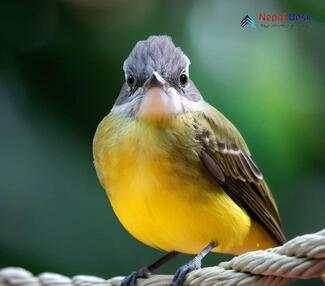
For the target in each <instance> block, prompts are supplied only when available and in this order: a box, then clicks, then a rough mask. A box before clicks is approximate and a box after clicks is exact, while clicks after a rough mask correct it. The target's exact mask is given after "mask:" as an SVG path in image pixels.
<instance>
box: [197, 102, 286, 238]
mask: <svg viewBox="0 0 325 286" xmlns="http://www.w3.org/2000/svg"><path fill="white" fill-rule="evenodd" d="M194 127H195V128H196V132H197V138H196V139H197V140H199V141H200V142H201V145H202V147H203V148H202V150H201V152H200V153H199V157H200V159H201V161H202V163H203V165H204V166H205V168H206V169H207V170H208V171H209V172H210V174H211V175H212V176H213V177H214V178H215V179H216V181H217V182H218V183H219V185H220V186H221V187H222V188H223V189H224V190H225V192H227V194H228V195H229V196H230V197H231V198H232V199H233V200H234V201H235V202H236V203H237V204H238V205H239V206H241V207H242V208H243V209H245V210H246V212H247V213H248V214H249V215H250V216H251V217H252V218H253V219H254V220H255V221H257V222H259V223H260V224H261V225H262V226H263V227H264V228H265V229H266V230H267V231H268V232H269V234H270V235H271V236H272V237H273V238H274V240H275V241H276V242H277V243H279V244H282V243H284V242H285V236H284V234H283V230H282V225H281V221H280V217H279V213H278V210H277V207H276V204H275V201H274V199H273V196H272V194H271V192H270V191H269V188H268V186H267V184H266V183H265V181H264V179H263V175H262V173H261V171H260V170H259V168H258V166H257V165H256V163H255V162H254V160H253V158H252V156H251V154H250V152H249V150H248V147H247V145H246V143H245V141H244V139H243V138H242V136H241V135H240V133H239V131H238V130H237V129H236V128H235V127H234V126H233V125H232V123H231V122H230V121H229V120H227V119H226V118H225V117H224V116H223V115H222V114H221V113H220V112H218V111H217V110H215V109H214V108H212V107H211V106H208V109H207V112H205V113H203V114H201V116H199V119H198V120H195V123H194Z"/></svg>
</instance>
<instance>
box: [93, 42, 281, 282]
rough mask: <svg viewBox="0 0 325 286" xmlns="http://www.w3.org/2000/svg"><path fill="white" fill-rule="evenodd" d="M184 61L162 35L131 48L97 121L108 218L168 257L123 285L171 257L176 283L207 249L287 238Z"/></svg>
mask: <svg viewBox="0 0 325 286" xmlns="http://www.w3.org/2000/svg"><path fill="white" fill-rule="evenodd" d="M189 65H190V60H189V59H188V57H187V56H186V55H185V54H184V53H183V52H182V50H181V49H180V48H177V47H175V45H174V44H173V42H172V40H171V38H169V37H167V36H151V37H149V38H148V39H147V40H145V41H140V42H138V43H137V44H136V45H135V47H134V48H133V50H132V51H131V53H130V55H129V57H128V58H127V59H126V61H125V62H124V65H123V69H124V73H125V83H124V84H123V86H122V89H121V92H120V94H119V96H118V97H117V100H116V102H115V104H114V106H113V108H112V110H111V112H110V113H109V114H108V115H107V116H106V117H105V118H104V119H103V120H102V121H101V123H100V124H99V126H98V128H97V131H96V134H95V138H94V142H93V153H94V162H95V167H96V171H97V175H98V178H99V180H100V182H101V184H102V186H103V187H104V188H105V190H106V192H107V195H108V198H109V200H110V202H111V205H112V207H113V209H114V212H115V214H116V215H117V217H118V219H119V220H120V222H121V223H122V225H123V226H124V227H125V228H126V229H127V231H128V232H129V233H131V234H132V235H133V236H134V237H135V238H137V239H138V240H140V241H141V242H143V243H145V244H147V245H149V246H151V247H154V248H157V249H161V250H164V251H166V252H167V254H166V255H165V256H164V257H163V258H161V259H160V260H158V261H157V262H155V263H153V264H151V265H150V266H148V267H144V268H141V269H140V270H138V271H135V272H133V273H131V274H130V275H129V276H127V277H126V278H125V279H124V280H123V282H122V285H125V286H126V285H129V286H130V285H135V283H136V279H137V278H139V277H147V276H148V274H149V273H150V272H152V271H153V270H155V269H157V268H158V267H159V266H160V265H162V264H163V263H165V262H166V261H168V260H169V259H171V258H173V257H174V256H176V255H177V254H178V253H187V254H195V255H196V256H195V258H194V259H193V260H191V261H190V262H188V263H187V264H186V265H184V266H182V267H180V268H179V269H178V271H177V272H176V274H175V276H174V278H173V281H172V285H173V286H178V285H181V284H182V282H183V281H184V279H185V275H186V273H187V272H189V271H191V270H193V269H197V268H199V267H200V265H201V259H202V258H203V257H204V256H205V255H207V254H208V253H209V252H211V251H212V252H222V253H233V254H241V253H244V252H246V251H252V250H258V249H265V248H269V247H273V246H276V245H280V244H282V243H283V242H284V241H285V237H284V234H283V230H282V226H281V222H280V217H279V213H278V210H277V207H276V204H275V202H274V199H273V197H272V194H271V193H270V191H269V188H268V186H267V184H266V183H265V181H264V179H263V176H262V173H261V171H260V169H259V168H258V166H257V164H256V162H255V161H254V160H253V158H252V156H251V153H250V151H249V149H248V147H247V145H246V143H245V141H244V139H243V138H242V136H241V135H240V133H239V131H238V130H237V129H236V128H235V127H234V126H233V124H232V123H231V122H230V121H229V120H228V119H227V118H225V117H224V116H223V115H222V114H221V113H220V112H219V111H218V110H217V109H215V108H214V107H212V106H211V105H209V104H208V103H206V102H205V101H204V99H203V98H202V96H201V94H200V92H199V91H198V90H197V88H196V87H195V85H194V83H193V81H192V80H191V79H190V76H189Z"/></svg>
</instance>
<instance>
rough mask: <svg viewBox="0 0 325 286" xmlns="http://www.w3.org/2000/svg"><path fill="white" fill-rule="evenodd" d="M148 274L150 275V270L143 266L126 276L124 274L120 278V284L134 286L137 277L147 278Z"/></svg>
mask: <svg viewBox="0 0 325 286" xmlns="http://www.w3.org/2000/svg"><path fill="white" fill-rule="evenodd" d="M149 275H150V271H149V270H148V268H146V267H143V268H141V269H139V270H138V271H134V272H132V273H131V274H129V275H128V276H126V277H125V278H124V279H123V280H122V282H121V286H136V284H137V279H138V278H148V277H149Z"/></svg>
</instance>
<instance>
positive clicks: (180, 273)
mask: <svg viewBox="0 0 325 286" xmlns="http://www.w3.org/2000/svg"><path fill="white" fill-rule="evenodd" d="M200 268H201V261H200V260H198V259H195V258H194V259H193V260H191V261H190V262H189V263H187V264H185V265H183V266H181V267H180V268H178V270H177V271H176V273H175V275H174V277H173V281H172V283H171V284H170V286H181V285H182V284H183V282H184V280H185V276H186V274H187V273H189V272H191V271H193V270H197V269H200Z"/></svg>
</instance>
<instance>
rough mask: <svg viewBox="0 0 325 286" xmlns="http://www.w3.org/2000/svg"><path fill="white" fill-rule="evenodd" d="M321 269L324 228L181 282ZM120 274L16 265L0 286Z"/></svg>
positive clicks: (165, 278)
mask: <svg viewBox="0 0 325 286" xmlns="http://www.w3.org/2000/svg"><path fill="white" fill-rule="evenodd" d="M324 273H325V229H323V230H321V231H319V232H317V233H314V234H306V235H302V236H297V237H296V238H294V239H292V240H290V241H288V242H287V243H285V244H284V245H282V246H279V247H275V248H271V249H267V250H263V251H254V252H248V253H245V254H243V255H240V256H237V257H234V258H233V259H231V260H230V261H227V262H222V263H220V264H219V265H218V266H214V267H207V268H202V269H199V270H195V271H192V272H190V273H189V274H187V276H186V280H185V282H184V286H194V285H195V286H196V285H202V286H208V285H209V286H248V285H256V286H283V285H287V284H288V283H289V282H290V281H292V280H296V279H310V278H314V277H320V276H323V274H324ZM122 279H123V277H121V276H119V277H113V278H111V279H108V280H106V279H103V278H99V277H95V276H87V275H77V276H74V277H72V278H69V277H66V276H64V275H61V274H56V273H42V274H39V275H37V276H34V275H33V274H32V273H30V272H29V271H27V270H25V269H23V268H18V267H7V268H3V269H0V286H119V285H120V283H121V281H122ZM171 280H172V275H152V276H150V277H149V278H148V279H139V280H138V281H137V286H168V285H169V284H170V282H171Z"/></svg>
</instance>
